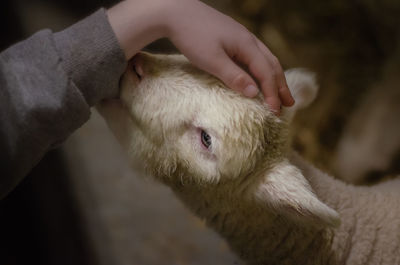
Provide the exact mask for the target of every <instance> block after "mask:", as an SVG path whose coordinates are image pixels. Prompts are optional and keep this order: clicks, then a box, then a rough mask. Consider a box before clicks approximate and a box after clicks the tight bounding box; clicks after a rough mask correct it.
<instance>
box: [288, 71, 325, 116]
mask: <svg viewBox="0 0 400 265" xmlns="http://www.w3.org/2000/svg"><path fill="white" fill-rule="evenodd" d="M285 77H286V82H287V84H288V87H289V89H290V92H291V93H292V96H293V98H294V99H295V101H296V103H295V104H294V105H293V106H292V107H289V108H283V109H282V118H283V119H285V120H286V121H289V122H290V121H291V120H292V118H293V116H294V115H295V114H296V112H297V111H298V110H299V109H302V108H305V107H307V106H308V105H310V104H311V102H313V101H314V99H315V97H316V96H317V93H318V85H317V82H316V81H315V74H314V73H312V72H310V71H308V70H306V69H302V68H294V69H289V70H287V71H285Z"/></svg>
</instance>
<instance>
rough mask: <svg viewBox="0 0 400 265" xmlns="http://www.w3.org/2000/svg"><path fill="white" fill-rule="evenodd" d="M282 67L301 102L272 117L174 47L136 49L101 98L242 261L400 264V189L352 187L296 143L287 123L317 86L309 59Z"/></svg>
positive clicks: (111, 118)
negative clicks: (115, 89)
mask: <svg viewBox="0 0 400 265" xmlns="http://www.w3.org/2000/svg"><path fill="white" fill-rule="evenodd" d="M286 78H287V81H288V85H289V88H290V89H291V91H292V93H293V95H294V96H295V99H296V105H295V106H294V107H292V108H288V109H284V110H283V113H282V116H281V117H280V118H278V117H276V116H275V115H273V113H272V112H271V111H270V110H269V108H268V106H267V105H266V104H265V103H264V102H263V100H262V98H261V96H260V97H258V98H255V99H249V98H246V97H243V96H241V95H239V94H238V93H236V92H234V91H232V90H230V89H228V88H226V87H225V86H224V85H223V83H222V82H220V81H219V80H217V79H216V78H214V77H212V76H210V75H208V74H206V73H204V72H202V71H200V70H198V69H196V68H195V67H193V66H192V65H191V64H190V63H189V62H188V61H187V59H186V58H184V57H183V56H181V55H151V54H147V53H141V54H140V55H138V56H137V57H136V58H135V59H134V60H133V62H131V64H130V65H129V67H128V69H127V71H126V73H125V75H124V77H123V79H122V82H121V95H120V100H115V101H109V102H104V103H103V104H101V105H99V106H98V109H99V111H100V112H101V114H102V115H103V116H104V118H105V119H106V120H107V123H108V125H109V127H110V128H111V129H112V131H113V132H114V134H115V135H116V137H117V138H118V139H119V141H120V143H121V144H122V146H123V147H124V148H126V150H127V152H128V155H129V156H130V157H131V159H132V160H137V159H139V160H141V161H142V162H143V164H144V166H145V168H146V169H147V170H148V172H149V173H150V174H151V175H152V176H153V177H154V178H156V179H158V180H160V181H162V182H163V183H165V184H166V185H168V186H169V187H171V189H172V190H173V191H174V192H175V194H176V195H177V196H178V197H179V198H180V199H181V200H182V201H183V203H185V205H187V206H188V208H190V209H191V210H192V211H193V212H194V213H195V214H196V215H198V216H199V217H201V218H203V219H205V220H206V221H207V224H208V225H209V226H210V227H212V228H213V229H215V230H216V231H217V232H219V233H220V234H221V235H222V236H223V237H224V238H225V239H226V240H227V242H228V243H229V245H230V246H231V248H232V249H233V250H234V251H235V252H236V253H237V254H238V255H239V256H240V257H241V258H242V259H243V261H244V262H245V263H246V264H310V265H311V264H312V265H318V264H324V265H325V264H360V265H361V264H400V206H399V205H400V195H399V193H394V192H391V193H389V192H387V193H386V192H385V189H384V188H381V189H375V190H374V189H373V188H356V187H353V186H348V185H346V184H344V183H342V182H340V181H337V180H334V179H333V178H331V177H330V176H327V175H326V174H324V173H323V172H321V171H319V170H318V169H315V168H314V167H312V166H311V165H309V164H308V163H306V162H304V160H303V159H302V158H301V157H299V156H297V155H295V154H292V152H291V151H290V149H289V147H288V136H287V135H288V126H287V125H288V123H289V122H290V120H291V118H292V117H293V115H294V113H295V111H296V110H297V109H299V108H302V107H305V106H306V105H308V104H309V103H310V102H311V101H312V100H313V99H314V98H315V95H316V93H317V86H316V84H315V81H314V77H313V75H312V74H311V73H309V72H307V71H305V70H301V69H295V70H291V71H289V72H286ZM340 219H341V222H340Z"/></svg>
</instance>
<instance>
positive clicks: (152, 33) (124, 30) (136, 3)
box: [107, 0, 169, 60]
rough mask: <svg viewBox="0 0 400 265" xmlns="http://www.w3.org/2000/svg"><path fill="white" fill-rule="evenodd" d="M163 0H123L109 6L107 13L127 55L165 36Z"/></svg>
mask: <svg viewBox="0 0 400 265" xmlns="http://www.w3.org/2000/svg"><path fill="white" fill-rule="evenodd" d="M167 2H169V1H167V0H126V1H123V2H121V3H119V4H117V5H116V6H114V7H112V8H111V9H109V10H107V15H108V19H109V22H110V24H111V27H112V29H113V31H114V33H115V35H116V37H117V39H118V41H119V44H120V46H121V48H122V49H123V50H124V53H125V57H126V59H128V60H129V59H130V58H131V57H132V56H134V55H135V54H136V53H137V52H139V51H140V50H141V49H142V48H144V47H145V46H146V45H148V44H150V43H151V42H153V41H155V40H157V39H160V38H163V37H167V35H168V31H169V29H168V25H167V23H166V21H167V19H166V16H167V13H168V12H166V8H168V3H167Z"/></svg>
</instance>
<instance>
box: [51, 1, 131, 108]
mask: <svg viewBox="0 0 400 265" xmlns="http://www.w3.org/2000/svg"><path fill="white" fill-rule="evenodd" d="M54 41H55V44H56V47H57V49H58V51H59V53H60V56H61V58H62V61H63V67H64V68H65V71H66V72H67V74H68V75H69V76H70V78H71V79H72V81H73V82H74V83H75V85H76V86H77V87H78V88H79V90H80V91H81V92H82V94H83V96H84V97H85V99H86V102H87V103H88V105H89V106H93V105H95V104H96V103H97V102H99V101H100V100H102V99H104V98H110V97H116V96H118V92H119V79H120V77H121V75H122V74H123V72H124V71H125V69H126V65H127V61H126V59H125V55H124V52H123V50H122V49H121V47H120V45H119V43H118V40H117V38H116V36H115V34H114V31H113V30H112V28H111V25H110V23H109V21H108V17H107V14H106V11H105V9H103V8H102V9H100V10H98V11H97V12H95V13H93V14H92V15H90V16H89V17H87V18H85V19H83V20H81V21H79V22H78V23H76V24H74V25H72V26H71V27H69V28H67V29H65V30H63V31H60V32H57V33H55V34H54Z"/></svg>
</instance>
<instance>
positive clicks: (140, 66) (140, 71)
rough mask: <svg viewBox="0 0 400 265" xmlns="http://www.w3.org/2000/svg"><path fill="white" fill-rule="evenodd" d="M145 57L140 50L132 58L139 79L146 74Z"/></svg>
mask: <svg viewBox="0 0 400 265" xmlns="http://www.w3.org/2000/svg"><path fill="white" fill-rule="evenodd" d="M144 57H145V55H144V54H143V53H140V52H139V53H138V54H136V55H135V56H134V57H133V58H132V60H131V62H132V67H133V70H134V71H135V73H136V75H137V76H138V78H139V79H142V78H143V76H144Z"/></svg>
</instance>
